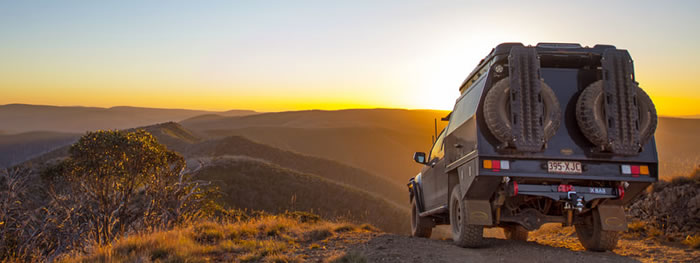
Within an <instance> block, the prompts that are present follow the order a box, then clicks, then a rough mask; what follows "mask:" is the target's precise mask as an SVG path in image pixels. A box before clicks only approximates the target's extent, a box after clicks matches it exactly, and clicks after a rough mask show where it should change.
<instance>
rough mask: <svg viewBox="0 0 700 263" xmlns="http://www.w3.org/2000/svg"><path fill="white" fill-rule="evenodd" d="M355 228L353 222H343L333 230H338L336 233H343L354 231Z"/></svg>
mask: <svg viewBox="0 0 700 263" xmlns="http://www.w3.org/2000/svg"><path fill="white" fill-rule="evenodd" d="M354 230H355V226H354V225H352V224H342V225H340V226H338V227H336V228H335V229H333V232H336V233H343V232H350V231H354Z"/></svg>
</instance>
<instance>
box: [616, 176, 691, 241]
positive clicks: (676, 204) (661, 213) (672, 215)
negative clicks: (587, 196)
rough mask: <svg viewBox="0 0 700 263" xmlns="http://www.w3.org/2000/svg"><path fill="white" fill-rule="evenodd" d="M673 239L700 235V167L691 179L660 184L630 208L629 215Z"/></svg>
mask: <svg viewBox="0 0 700 263" xmlns="http://www.w3.org/2000/svg"><path fill="white" fill-rule="evenodd" d="M627 214H628V215H629V216H630V217H632V218H633V219H636V220H642V221H645V222H648V223H651V224H653V225H654V227H656V228H658V229H660V230H662V231H663V232H664V234H665V235H666V236H668V237H671V238H680V239H684V238H686V237H687V236H693V235H698V234H700V167H699V168H697V169H696V170H695V172H694V173H693V175H691V176H690V177H678V178H674V179H673V180H671V181H669V182H667V181H659V182H658V183H656V184H654V186H653V188H652V191H649V192H647V193H645V194H644V195H642V196H640V197H639V198H638V199H637V200H636V201H634V202H633V203H632V205H630V206H629V209H628V213H627Z"/></svg>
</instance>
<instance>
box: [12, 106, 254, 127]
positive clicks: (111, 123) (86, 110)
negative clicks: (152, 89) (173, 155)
mask: <svg viewBox="0 0 700 263" xmlns="http://www.w3.org/2000/svg"><path fill="white" fill-rule="evenodd" d="M212 113H216V114H219V115H222V116H241V115H249V114H254V113H255V112H253V111H243V110H240V111H239V110H234V111H227V112H209V111H199V110H181V109H155V108H138V107H112V108H96V107H60V106H44V105H26V104H8V105H0V130H3V131H5V132H12V133H21V132H28V131H57V132H70V133H83V132H86V131H93V130H99V129H126V128H133V127H137V126H144V125H150V124H153V123H159V122H166V121H180V120H184V119H187V118H191V117H194V116H198V115H202V114H212Z"/></svg>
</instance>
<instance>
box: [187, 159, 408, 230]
mask: <svg viewBox="0 0 700 263" xmlns="http://www.w3.org/2000/svg"><path fill="white" fill-rule="evenodd" d="M195 178H196V179H201V180H207V181H212V182H214V183H215V184H216V185H217V186H218V187H220V188H221V192H222V193H223V197H222V198H221V201H222V202H223V203H225V204H227V205H229V206H230V207H235V208H238V209H249V210H263V211H266V212H271V213H282V212H285V211H308V212H314V213H317V214H319V215H321V216H322V217H324V218H328V219H339V218H343V219H345V220H350V221H353V222H358V223H361V222H368V223H371V224H373V225H375V226H377V227H379V228H381V229H382V230H384V231H388V232H393V233H404V234H405V233H408V230H409V229H410V226H409V225H408V224H409V222H408V220H406V219H408V218H409V215H408V212H407V211H406V210H405V209H404V208H403V207H399V206H397V205H394V204H391V203H389V202H387V201H385V200H384V199H382V198H378V197H374V196H373V195H368V194H367V192H365V191H366V189H362V190H360V189H357V188H355V187H351V186H348V185H345V184H341V183H338V182H335V181H331V180H329V179H326V178H324V177H321V176H317V175H312V174H305V173H300V172H298V171H294V170H291V169H287V168H284V167H280V166H278V165H274V164H272V163H269V162H265V161H262V160H258V159H253V158H250V157H243V156H223V157H216V158H213V159H212V160H210V161H207V164H205V165H204V167H203V168H201V169H199V170H198V171H197V172H196V174H195Z"/></svg>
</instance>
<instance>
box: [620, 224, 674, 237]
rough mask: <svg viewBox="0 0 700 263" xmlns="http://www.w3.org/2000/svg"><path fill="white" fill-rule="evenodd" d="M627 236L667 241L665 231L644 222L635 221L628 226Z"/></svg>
mask: <svg viewBox="0 0 700 263" xmlns="http://www.w3.org/2000/svg"><path fill="white" fill-rule="evenodd" d="M627 234H628V235H631V236H632V237H635V238H655V239H658V240H664V239H665V235H664V232H663V231H661V230H659V229H658V228H656V227H655V226H653V225H652V224H649V223H647V222H644V221H633V222H630V223H629V224H627Z"/></svg>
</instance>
